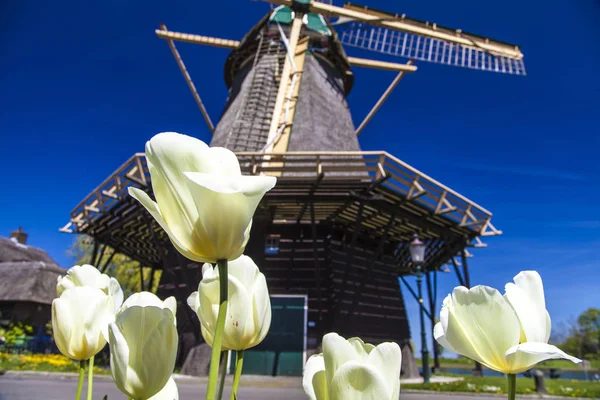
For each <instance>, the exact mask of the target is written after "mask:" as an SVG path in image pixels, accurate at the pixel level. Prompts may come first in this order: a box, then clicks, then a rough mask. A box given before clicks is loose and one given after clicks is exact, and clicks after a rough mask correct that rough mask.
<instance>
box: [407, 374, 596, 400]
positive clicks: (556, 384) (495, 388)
mask: <svg viewBox="0 0 600 400" xmlns="http://www.w3.org/2000/svg"><path fill="white" fill-rule="evenodd" d="M506 383H507V382H506V378H504V377H492V376H490V377H471V376H468V377H464V380H463V381H460V382H450V383H428V384H404V385H402V389H415V390H432V391H438V392H471V393H496V394H506ZM546 389H548V394H550V395H555V396H564V397H584V398H591V399H595V398H599V397H600V383H598V382H585V381H576V380H566V379H546ZM534 393H535V386H534V383H533V379H529V378H517V394H534Z"/></svg>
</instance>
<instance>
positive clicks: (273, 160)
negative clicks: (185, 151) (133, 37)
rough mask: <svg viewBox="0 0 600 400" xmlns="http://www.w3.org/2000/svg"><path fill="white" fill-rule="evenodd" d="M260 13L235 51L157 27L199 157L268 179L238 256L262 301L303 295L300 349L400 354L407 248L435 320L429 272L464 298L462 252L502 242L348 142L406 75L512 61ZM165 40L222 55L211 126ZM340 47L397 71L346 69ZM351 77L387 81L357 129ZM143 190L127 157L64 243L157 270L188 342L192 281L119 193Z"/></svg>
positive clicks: (479, 47) (403, 27) (390, 31)
mask: <svg viewBox="0 0 600 400" xmlns="http://www.w3.org/2000/svg"><path fill="white" fill-rule="evenodd" d="M270 1H271V2H272V3H275V4H276V5H277V6H276V7H274V8H272V9H271V10H270V11H269V12H268V13H267V15H266V16H265V17H264V18H262V19H261V20H260V21H259V22H258V23H257V24H256V25H255V26H254V27H253V28H252V29H251V30H250V31H249V32H248V33H247V34H246V36H245V37H244V38H242V40H240V41H237V40H230V39H221V38H215V37H207V36H201V35H196V34H188V33H179V32H174V31H169V30H167V28H166V27H165V26H164V25H161V29H159V30H157V31H156V34H157V36H158V37H160V38H162V39H165V40H166V41H167V43H168V44H169V47H170V49H171V51H172V53H173V55H174V56H175V60H176V61H177V64H178V65H179V68H180V69H181V71H182V73H183V75H184V78H185V80H186V82H187V84H188V85H189V87H190V90H191V92H192V94H193V97H194V99H195V101H196V103H197V104H198V107H199V108H200V111H201V112H202V115H203V116H204V119H205V121H206V123H207V125H208V127H209V129H210V130H211V132H212V134H213V136H212V141H211V145H212V146H224V147H227V148H230V149H231V150H233V151H234V152H236V154H237V155H238V158H239V159H240V162H241V165H242V169H243V172H244V173H246V174H271V175H275V176H278V177H279V180H278V184H277V186H276V187H275V189H274V190H272V191H271V192H269V193H268V194H267V195H266V196H265V198H264V200H263V202H262V203H261V205H260V206H259V209H258V211H257V214H256V216H255V218H254V222H253V228H252V233H251V239H250V242H249V243H248V246H247V249H246V254H248V255H250V256H251V257H252V258H253V259H254V260H255V261H256V263H257V264H258V265H259V266H260V268H261V270H262V271H263V272H264V273H265V275H266V277H267V282H268V285H269V289H270V291H271V293H272V294H299V295H306V296H307V298H308V321H307V322H308V323H307V326H306V327H305V328H306V329H307V337H308V348H309V349H310V348H313V349H314V348H316V347H317V346H318V345H319V341H320V338H321V336H322V335H323V333H325V332H327V331H330V330H335V331H337V332H339V333H340V334H342V335H344V336H361V337H362V338H364V339H365V340H366V341H369V342H379V341H383V340H395V341H397V342H399V343H400V344H401V345H402V346H403V348H404V350H406V352H408V353H410V349H409V345H408V344H409V339H410V331H409V326H408V321H407V317H406V310H405V305H404V298H403V296H402V291H401V290H400V287H399V282H398V277H400V278H402V277H403V276H404V275H408V274H410V273H411V272H412V271H413V265H412V263H411V260H410V255H409V251H408V244H409V242H410V240H411V238H412V235H413V234H414V233H418V234H419V235H420V237H421V238H422V239H424V241H425V242H426V243H427V252H426V258H425V264H424V269H425V271H426V272H427V274H426V277H427V282H428V285H427V288H428V293H429V295H428V298H427V299H426V302H425V304H426V306H424V307H426V308H428V309H429V310H428V314H429V315H430V316H433V315H434V314H435V305H436V298H435V292H436V290H435V287H436V282H437V272H438V271H440V270H442V269H445V268H446V267H445V264H447V263H451V265H453V266H454V269H455V271H456V273H457V276H458V278H459V281H460V282H461V283H462V284H465V285H469V278H468V269H467V265H466V263H467V256H468V255H469V252H468V250H467V248H468V247H472V246H474V247H484V246H485V245H484V244H483V243H482V241H481V237H484V236H491V235H499V234H501V231H499V230H497V229H496V228H495V227H494V226H493V224H492V222H491V219H492V214H491V212H489V211H488V210H486V209H485V208H483V207H481V206H479V205H478V204H476V203H474V202H473V201H471V200H469V199H468V198H466V197H464V196H462V195H460V194H459V193H457V192H455V191H453V190H452V189H450V188H448V187H447V186H445V185H443V184H441V183H440V182H438V181H436V180H434V179H433V178H431V177H429V176H427V175H425V174H423V173H421V172H420V171H418V170H416V169H415V168H413V167H411V166H410V165H408V164H406V163H404V162H402V161H401V160H399V159H397V158H395V157H394V156H392V155H390V154H388V153H386V152H385V151H377V152H362V151H361V149H360V146H359V143H358V138H357V136H358V135H359V134H360V132H361V131H362V130H363V128H364V127H365V125H366V124H367V123H368V122H369V120H370V119H371V118H372V117H373V115H374V114H375V113H376V111H377V110H378V109H379V107H380V106H381V105H382V104H383V102H384V101H385V100H386V98H387V97H388V96H389V94H390V93H391V92H392V91H393V89H394V87H395V86H396V85H397V84H398V82H399V81H400V80H401V79H402V77H403V76H404V75H405V74H407V73H412V72H415V71H416V70H417V66H415V65H414V63H415V62H417V61H419V62H421V61H422V62H434V63H440V64H445V65H451V66H459V67H465V68H473V69H479V70H485V71H491V72H499V73H506V74H515V75H524V74H525V69H524V64H523V55H522V53H521V52H520V50H519V48H518V47H517V46H514V45H510V44H506V43H502V42H498V41H494V40H491V39H488V38H484V37H481V36H477V35H472V34H468V33H464V32H462V31H460V30H455V29H448V28H444V27H441V26H439V25H437V24H433V23H428V22H422V21H417V20H414V19H410V18H407V17H406V16H405V15H398V14H392V13H387V12H381V11H376V10H373V9H370V8H367V7H363V6H358V5H354V4H349V3H347V4H345V5H344V6H343V7H337V6H334V5H331V4H326V3H323V2H315V1H310V0H270ZM175 41H183V42H188V43H194V44H203V45H210V46H217V47H221V48H226V49H230V50H231V53H230V54H229V56H228V57H227V61H226V65H225V82H226V84H227V87H228V88H229V98H228V100H227V104H226V105H225V109H224V111H223V113H222V115H221V118H220V120H219V122H218V124H217V125H216V126H215V125H213V123H212V121H211V119H210V117H209V116H208V113H207V112H206V109H205V108H204V105H203V103H202V100H201V98H200V95H199V93H198V91H197V89H196V87H195V85H194V83H193V81H192V79H191V77H190V74H189V73H188V71H187V70H186V67H185V65H184V63H183V60H182V58H181V57H180V55H179V53H178V51H177V48H176V47H175ZM352 47H358V48H361V49H367V50H372V51H374V52H375V53H377V54H389V55H396V56H400V57H404V58H406V59H408V61H407V62H406V63H391V62H383V61H378V60H376V59H362V58H356V57H350V56H348V55H347V54H346V50H348V51H350V50H351V48H352ZM354 67H367V68H378V69H384V70H392V71H397V72H398V74H397V76H396V77H395V79H394V80H393V82H392V83H391V85H390V86H389V87H388V89H387V90H386V91H385V92H384V94H383V95H382V96H381V98H380V99H379V101H377V103H376V104H375V105H374V107H373V109H372V110H371V111H370V112H369V113H368V115H367V117H366V118H365V120H364V121H363V122H362V123H361V124H359V126H358V128H355V126H354V124H353V122H352V117H351V114H350V110H349V108H348V104H347V102H346V96H347V95H348V93H349V92H350V90H351V88H352V84H353V79H354V75H353V73H352V68H354ZM149 179H150V177H149V174H148V170H147V167H146V165H145V160H144V157H143V154H136V155H134V156H133V157H132V158H131V159H130V160H128V161H127V162H126V163H125V164H124V165H123V166H122V167H120V168H119V169H118V170H117V171H116V172H115V173H114V174H112V175H111V176H109V178H107V180H106V181H105V182H103V183H102V184H101V185H100V186H99V187H98V189H97V190H95V191H94V192H93V193H91V194H90V195H88V196H87V197H86V198H85V199H84V200H83V201H82V202H81V203H80V204H79V205H78V206H77V207H76V208H75V209H74V210H73V212H72V213H71V220H70V222H69V223H68V224H67V225H66V226H65V227H64V228H63V231H67V232H77V233H86V234H88V235H90V236H92V237H94V238H95V239H96V241H97V242H98V243H100V244H102V245H108V246H111V247H113V248H115V249H118V251H119V252H122V253H125V254H127V255H129V256H130V257H133V258H134V259H136V260H138V261H139V262H140V265H144V266H150V267H152V268H156V269H164V271H166V273H163V280H162V281H161V291H162V293H163V295H171V294H174V295H176V296H177V298H178V299H179V301H180V306H181V308H183V309H184V310H181V311H180V312H179V313H178V315H179V316H180V317H181V318H182V319H185V316H188V317H189V321H187V323H186V321H183V323H181V324H180V325H178V327H179V329H180V330H181V331H182V332H184V331H186V330H187V331H189V330H194V329H195V330H196V331H197V330H198V327H197V321H194V315H192V314H193V313H192V314H190V313H189V310H186V309H187V306H186V305H185V304H186V303H185V298H186V297H187V295H189V293H191V292H192V291H193V290H195V289H196V287H197V283H198V281H199V279H200V270H201V267H200V266H198V265H197V264H195V263H192V262H188V260H183V259H182V258H181V257H179V256H177V254H176V252H175V251H174V250H173V249H172V247H171V246H170V243H169V241H168V240H167V238H166V237H165V235H164V233H163V232H162V230H161V229H160V227H159V226H158V225H156V224H155V223H154V222H153V221H152V220H151V219H149V218H148V217H147V215H146V212H145V210H144V209H143V207H140V206H139V204H137V202H133V201H131V200H130V199H129V197H128V196H127V194H126V193H127V187H128V186H136V187H140V188H143V189H144V190H147V191H148V192H151V186H150V183H149ZM149 243H154V244H155V245H152V244H150V245H149ZM456 257H459V258H460V260H457V259H456ZM459 266H462V273H461V271H460V269H459ZM408 289H409V292H411V293H413V291H412V289H411V288H410V286H408ZM413 294H414V293H413ZM432 322H433V321H432ZM432 326H433V324H432ZM275 363H277V362H275ZM276 369H277V366H276V365H275V366H274V368H273V371H275V370H276Z"/></svg>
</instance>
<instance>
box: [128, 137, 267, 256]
mask: <svg viewBox="0 0 600 400" xmlns="http://www.w3.org/2000/svg"><path fill="white" fill-rule="evenodd" d="M146 161H147V163H148V169H149V170H150V176H151V180H152V191H153V193H154V196H155V198H156V202H154V201H152V199H150V197H149V196H148V194H147V193H146V192H144V191H142V190H140V189H136V188H129V194H130V195H131V196H133V197H134V198H135V199H137V200H138V201H139V202H140V203H142V205H143V206H144V207H146V209H147V210H148V212H149V213H150V214H151V215H152V216H153V217H154V219H155V220H156V221H157V222H158V223H159V224H160V226H161V227H162V228H163V229H164V230H165V232H166V233H167V234H168V236H169V239H170V240H171V242H173V245H174V246H175V248H176V249H177V250H178V251H179V252H180V253H181V254H183V255H184V256H185V257H187V258H189V259H190V260H194V261H198V262H209V263H215V262H217V260H235V259H236V258H238V257H239V256H241V255H242V253H243V252H244V248H245V247H246V243H247V242H248V237H249V235H250V227H251V223H252V216H253V215H254V212H255V211H256V207H257V206H258V203H259V202H260V200H261V199H262V197H263V196H264V194H265V192H267V191H268V190H270V189H271V188H272V187H273V186H274V185H275V182H276V178H274V177H270V176H242V173H241V170H240V165H239V162H238V160H237V157H236V156H235V154H234V153H233V152H231V151H230V150H227V149H225V148H221V147H214V148H209V147H208V146H207V145H206V144H205V143H204V142H202V141H200V140H197V139H195V138H192V137H189V136H186V135H181V134H178V133H174V132H166V133H159V134H158V135H156V136H154V137H153V138H152V139H150V141H149V142H147V143H146Z"/></svg>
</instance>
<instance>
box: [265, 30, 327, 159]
mask: <svg viewBox="0 0 600 400" xmlns="http://www.w3.org/2000/svg"><path fill="white" fill-rule="evenodd" d="M308 41H309V38H308V36H306V37H304V38H302V39H300V40H298V43H297V45H296V48H295V50H294V53H292V54H294V65H295V68H296V69H295V71H293V72H292V76H291V77H290V79H289V82H288V85H287V88H286V93H287V97H286V99H285V103H284V106H283V108H282V110H281V111H280V121H279V125H278V127H277V129H278V130H279V129H280V127H281V126H282V125H283V126H284V128H283V131H282V132H281V134H280V135H279V137H278V138H276V139H275V142H274V143H273V147H272V149H273V151H275V152H279V151H281V152H285V151H287V149H288V145H289V143H290V134H291V132H292V127H293V124H294V116H295V114H296V105H297V103H298V95H299V94H300V82H301V80H302V72H304V60H305V59H306V52H307V50H308ZM292 82H294V85H293V86H292ZM319 166H320V164H319Z"/></svg>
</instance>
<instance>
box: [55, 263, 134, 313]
mask: <svg viewBox="0 0 600 400" xmlns="http://www.w3.org/2000/svg"><path fill="white" fill-rule="evenodd" d="M77 286H88V287H94V288H97V289H100V290H102V291H103V292H104V293H106V294H107V295H109V296H111V297H112V298H113V304H114V306H115V309H114V312H115V313H116V312H117V311H118V310H119V307H121V304H122V303H123V290H122V289H121V285H119V282H118V281H117V280H116V279H115V278H111V277H109V276H108V275H105V274H103V273H101V272H100V271H98V269H97V268H96V267H94V266H92V265H89V264H84V265H75V266H73V267H72V268H70V269H69V270H68V271H67V275H65V276H59V277H58V279H57V283H56V293H57V294H58V296H60V295H61V294H62V293H63V292H64V291H65V290H67V289H71V288H74V287H77Z"/></svg>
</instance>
